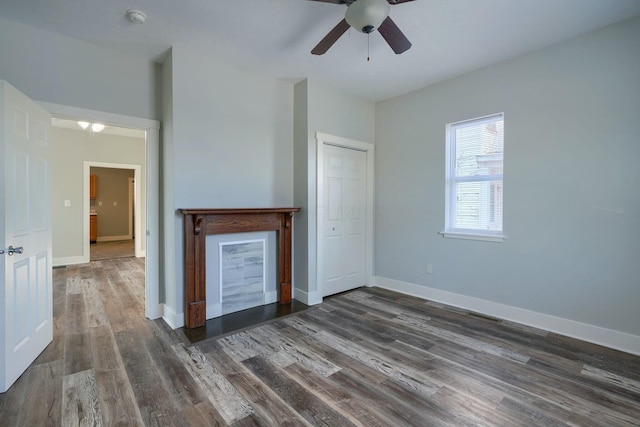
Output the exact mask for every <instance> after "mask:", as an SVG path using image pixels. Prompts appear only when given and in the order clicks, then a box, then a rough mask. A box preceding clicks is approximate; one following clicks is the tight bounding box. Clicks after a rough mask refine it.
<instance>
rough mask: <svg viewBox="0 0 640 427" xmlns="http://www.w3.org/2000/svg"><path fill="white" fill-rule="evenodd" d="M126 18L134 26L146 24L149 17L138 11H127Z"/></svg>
mask: <svg viewBox="0 0 640 427" xmlns="http://www.w3.org/2000/svg"><path fill="white" fill-rule="evenodd" d="M126 17H127V19H128V20H129V21H130V22H133V23H134V24H144V21H146V20H147V15H145V13H144V12H143V11H141V10H137V9H129V10H127V13H126Z"/></svg>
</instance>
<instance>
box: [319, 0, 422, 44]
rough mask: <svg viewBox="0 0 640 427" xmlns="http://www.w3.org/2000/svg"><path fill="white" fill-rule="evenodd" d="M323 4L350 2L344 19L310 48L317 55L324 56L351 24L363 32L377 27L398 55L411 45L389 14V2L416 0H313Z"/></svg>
mask: <svg viewBox="0 0 640 427" xmlns="http://www.w3.org/2000/svg"><path fill="white" fill-rule="evenodd" d="M312 1H321V2H324V3H335V4H344V5H347V12H346V13H345V15H344V19H343V20H342V21H340V22H339V23H338V25H336V26H335V27H334V28H333V29H332V30H331V31H329V33H328V34H327V35H326V36H324V38H323V39H322V40H320V43H318V44H317V45H316V47H314V48H313V49H312V50H311V53H312V54H314V55H323V54H324V53H326V52H327V51H328V50H329V48H330V47H331V46H333V44H334V43H335V42H336V41H338V39H339V38H340V36H342V35H343V34H344V33H345V32H346V31H347V30H348V29H349V28H350V27H353V28H355V29H356V30H357V31H360V32H361V33H365V34H370V33H372V32H373V31H375V30H378V32H379V33H380V35H382V37H383V38H384V39H385V40H386V41H387V43H388V44H389V46H391V49H393V51H394V52H395V53H396V54H401V53H402V52H405V51H406V50H408V49H409V48H410V47H411V42H410V41H409V39H407V38H406V37H405V35H404V34H403V33H402V31H400V28H398V26H397V25H396V24H395V22H393V20H392V19H391V17H389V8H390V7H389V5H395V4H399V3H406V2H410V1H413V0H312Z"/></svg>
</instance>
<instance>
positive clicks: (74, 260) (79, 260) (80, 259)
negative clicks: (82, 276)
mask: <svg viewBox="0 0 640 427" xmlns="http://www.w3.org/2000/svg"><path fill="white" fill-rule="evenodd" d="M51 262H52V263H53V266H54V267H59V266H61V265H73V264H86V263H88V262H89V257H85V256H82V255H81V256H69V257H61V258H53V259H52V260H51Z"/></svg>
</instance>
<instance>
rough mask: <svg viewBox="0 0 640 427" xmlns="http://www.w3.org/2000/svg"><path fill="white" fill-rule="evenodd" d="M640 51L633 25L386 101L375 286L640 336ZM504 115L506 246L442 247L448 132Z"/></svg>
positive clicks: (381, 121) (449, 243)
mask: <svg viewBox="0 0 640 427" xmlns="http://www.w3.org/2000/svg"><path fill="white" fill-rule="evenodd" d="M639 52H640V19H635V20H633V21H628V22H625V23H622V24H619V25H616V26H612V27H609V28H606V29H604V30H601V31H599V32H596V33H591V34H589V35H585V36H582V37H580V38H577V39H573V40H570V41H568V42H565V43H562V44H558V45H555V46H552V47H549V48H547V49H544V50H540V51H538V52H535V53H532V54H529V55H526V56H522V57H519V58H517V59H514V60H510V61H507V62H503V63H500V64H497V65H495V66H491V67H488V68H485V69H482V70H479V71H476V72H473V73H470V74H467V75H464V76H461V77H459V78H456V79H453V80H449V81H446V82H444V83H441V84H438V85H434V86H431V87H428V88H426V89H423V90H421V91H418V92H415V93H412V94H409V95H406V96H402V97H399V98H396V99H392V100H388V101H385V102H381V103H379V104H377V105H376V151H377V153H376V156H377V163H376V201H377V223H376V224H377V226H376V275H377V276H380V277H385V278H391V279H395V280H399V281H403V282H408V283H412V284H417V285H422V286H428V287H431V288H435V289H440V290H445V291H449V292H453V293H458V294H462V295H467V296H472V297H478V298H482V299H485V300H489V301H494V302H498V303H502V304H507V305H510V306H514V307H520V308H524V309H529V310H533V311H536V312H540V313H546V314H550V315H554V316H558V317H561V318H566V319H572V320H576V321H579V322H583V323H586V324H591V325H596V326H600V327H604V328H609V329H613V330H617V331H621V332H627V333H631V334H635V335H640V310H638V302H639V301H640V286H639V284H640V262H638V261H639V258H638V254H639V253H640V252H639V250H638V242H640V191H638V183H639V182H640V167H639V166H638V165H639V164H640V143H639V141H638V135H640V120H639V119H640V54H639ZM497 112H504V113H505V178H504V180H505V181H504V191H505V194H504V231H505V234H506V235H507V236H508V239H507V240H506V241H505V242H504V243H489V242H477V241H467V240H455V239H444V238H443V237H441V236H439V235H438V232H439V231H441V230H443V227H444V197H445V196H444V188H445V182H444V173H445V170H444V168H445V164H444V158H445V152H444V148H445V125H446V124H447V123H450V122H455V121H459V120H463V119H470V118H474V117H479V116H484V115H487V114H492V113H497ZM427 263H430V264H432V265H433V274H430V275H428V274H425V265H426V264H427Z"/></svg>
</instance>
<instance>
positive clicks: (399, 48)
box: [378, 16, 411, 54]
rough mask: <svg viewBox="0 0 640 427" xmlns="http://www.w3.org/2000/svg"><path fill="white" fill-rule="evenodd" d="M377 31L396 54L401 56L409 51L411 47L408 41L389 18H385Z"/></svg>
mask: <svg viewBox="0 0 640 427" xmlns="http://www.w3.org/2000/svg"><path fill="white" fill-rule="evenodd" d="M378 31H379V32H380V34H381V35H382V37H384V39H385V40H386V41H387V43H388V44H389V46H391V49H393V51H394V52H395V53H396V54H401V53H402V52H405V51H407V50H409V48H410V47H411V42H410V41H409V39H407V38H406V37H405V35H404V34H402V31H400V28H398V26H397V25H396V23H395V22H393V20H392V19H391V17H389V16H387V19H385V20H384V21H382V24H381V25H380V27H379V28H378Z"/></svg>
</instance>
